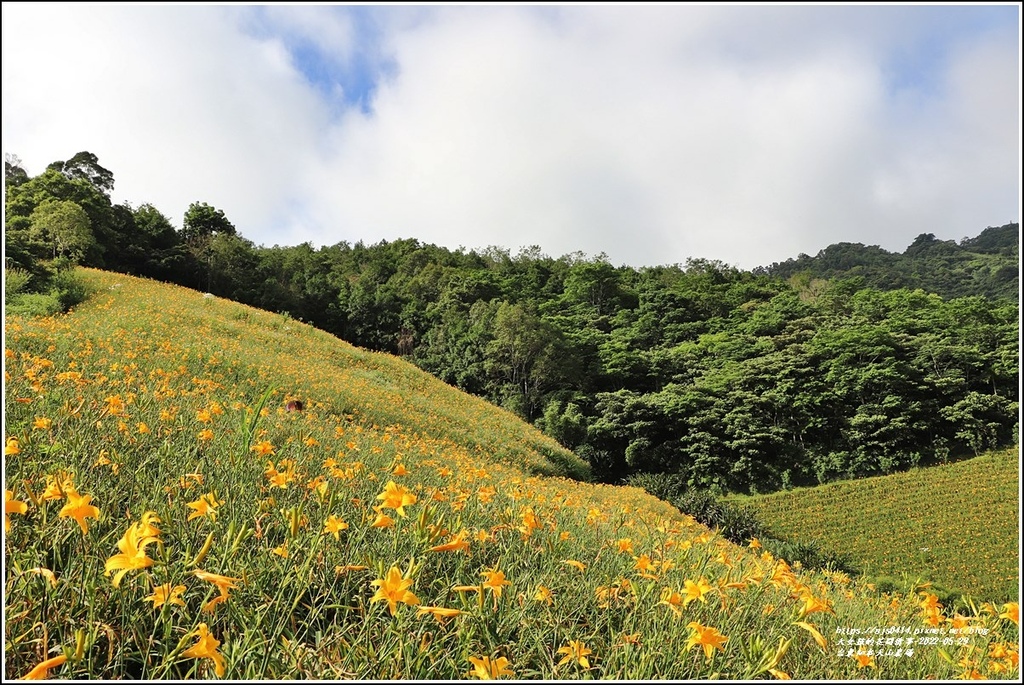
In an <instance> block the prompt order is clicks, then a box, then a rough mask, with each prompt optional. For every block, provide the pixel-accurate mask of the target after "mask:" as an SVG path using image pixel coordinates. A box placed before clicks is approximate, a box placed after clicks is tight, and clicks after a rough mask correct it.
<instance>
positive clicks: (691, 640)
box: [686, 621, 729, 659]
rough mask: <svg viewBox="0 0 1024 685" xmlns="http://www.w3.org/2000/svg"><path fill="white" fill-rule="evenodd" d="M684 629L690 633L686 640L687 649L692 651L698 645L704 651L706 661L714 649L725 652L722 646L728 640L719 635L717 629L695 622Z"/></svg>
mask: <svg viewBox="0 0 1024 685" xmlns="http://www.w3.org/2000/svg"><path fill="white" fill-rule="evenodd" d="M686 627H687V628H689V629H690V630H691V631H692V632H691V634H690V637H688V638H686V648H687V649H693V648H694V647H696V646H698V645H700V646H701V647H702V648H703V649H704V658H706V659H710V658H711V657H712V655H713V654H714V652H715V650H716V649H717V650H719V651H722V652H724V651H725V649H724V648H723V647H722V645H724V644H725V643H726V642H728V641H729V638H727V637H725V636H724V635H722V634H721V633H719V632H718V629H717V628H709V627H707V626H702V625H701V624H699V623H697V622H696V621H691V622H690V623H688V624H687V625H686Z"/></svg>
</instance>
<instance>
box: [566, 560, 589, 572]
mask: <svg viewBox="0 0 1024 685" xmlns="http://www.w3.org/2000/svg"><path fill="white" fill-rule="evenodd" d="M562 563H563V564H565V565H566V566H572V567H573V568H575V569H578V570H579V572H580V573H583V571H584V570H586V568H587V566H586V564H584V563H583V562H582V561H576V560H575V559H563V560H562Z"/></svg>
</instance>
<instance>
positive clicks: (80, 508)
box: [59, 492, 100, 535]
mask: <svg viewBox="0 0 1024 685" xmlns="http://www.w3.org/2000/svg"><path fill="white" fill-rule="evenodd" d="M91 500H92V495H79V494H78V493H77V492H68V503H67V504H65V505H64V508H63V509H61V510H60V514H59V516H61V517H63V518H72V519H75V520H76V521H78V525H79V526H81V528H82V534H83V535H84V534H86V533H88V532H89V526H88V525H86V523H85V519H87V518H93V519H99V517H100V510H99V509H97V508H96V507H94V506H93V505H91V504H89V502H90V501H91Z"/></svg>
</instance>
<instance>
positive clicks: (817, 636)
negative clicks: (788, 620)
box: [793, 621, 828, 650]
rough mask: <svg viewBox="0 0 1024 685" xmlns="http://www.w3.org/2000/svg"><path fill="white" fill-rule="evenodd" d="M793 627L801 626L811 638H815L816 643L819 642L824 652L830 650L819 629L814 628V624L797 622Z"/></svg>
mask: <svg viewBox="0 0 1024 685" xmlns="http://www.w3.org/2000/svg"><path fill="white" fill-rule="evenodd" d="M793 625H797V626H800V627H801V628H803V629H804V630H806V631H807V632H808V633H810V634H811V637H813V638H814V641H815V642H817V643H818V646H819V647H821V648H822V649H823V650H826V649H828V642H826V641H825V638H824V636H823V635H822V634H821V633H820V632H818V629H817V628H815V627H814V624H813V623H807V622H806V621H797V622H796V623H794V624H793Z"/></svg>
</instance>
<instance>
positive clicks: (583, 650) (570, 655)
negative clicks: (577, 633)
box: [557, 640, 594, 668]
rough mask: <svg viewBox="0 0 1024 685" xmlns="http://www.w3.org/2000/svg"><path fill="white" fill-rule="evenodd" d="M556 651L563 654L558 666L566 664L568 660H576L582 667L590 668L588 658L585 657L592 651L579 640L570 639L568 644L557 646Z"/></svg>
mask: <svg viewBox="0 0 1024 685" xmlns="http://www.w3.org/2000/svg"><path fill="white" fill-rule="evenodd" d="M557 653H558V654H565V656H563V657H562V660H561V661H559V662H558V666H561V665H563V664H567V663H569V662H570V661H576V662H578V663H579V665H580V666H582V667H583V668H590V660H589V659H587V655H588V654H593V653H594V652H592V651H591V650H590V649H588V648H587V646H586V645H584V644H583V643H582V642H580V641H579V640H571V641H570V642H569V644H567V645H565V646H564V647H559V648H558V652H557Z"/></svg>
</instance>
